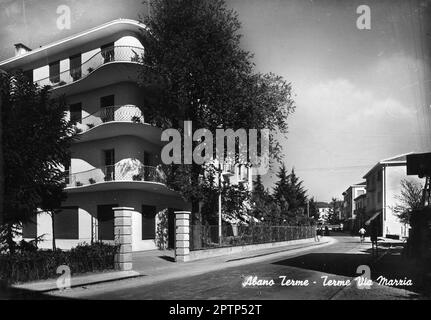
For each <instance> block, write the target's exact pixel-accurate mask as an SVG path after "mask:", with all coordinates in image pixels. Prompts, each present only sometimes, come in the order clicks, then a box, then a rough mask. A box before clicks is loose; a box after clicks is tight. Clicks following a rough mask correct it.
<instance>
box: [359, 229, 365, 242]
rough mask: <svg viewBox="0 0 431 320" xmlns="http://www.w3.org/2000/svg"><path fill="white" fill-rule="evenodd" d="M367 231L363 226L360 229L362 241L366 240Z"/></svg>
mask: <svg viewBox="0 0 431 320" xmlns="http://www.w3.org/2000/svg"><path fill="white" fill-rule="evenodd" d="M366 232H367V231H366V230H365V229H364V227H362V228H361V229H359V235H360V237H361V243H363V242H364V240H365V233H366Z"/></svg>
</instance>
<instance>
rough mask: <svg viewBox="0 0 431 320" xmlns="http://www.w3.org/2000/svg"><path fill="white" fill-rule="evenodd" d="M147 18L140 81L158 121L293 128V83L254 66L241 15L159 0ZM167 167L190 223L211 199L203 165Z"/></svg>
mask: <svg viewBox="0 0 431 320" xmlns="http://www.w3.org/2000/svg"><path fill="white" fill-rule="evenodd" d="M143 22H144V23H145V24H146V26H147V27H148V32H146V33H145V34H144V38H145V41H144V42H145V43H144V45H145V48H146V54H145V56H144V57H143V67H142V72H141V74H140V84H141V85H142V86H143V88H149V87H151V90H148V94H147V97H148V103H147V104H146V109H145V112H146V115H148V118H151V119H152V121H153V123H154V124H157V125H158V126H161V127H162V128H177V129H179V130H181V129H182V127H181V124H182V122H183V121H184V120H190V121H192V123H193V127H194V128H205V129H207V130H210V131H211V132H212V133H213V134H214V133H215V130H216V129H217V128H230V129H234V130H236V129H239V128H244V129H250V128H252V129H270V130H271V132H272V133H275V132H278V133H281V134H286V133H287V129H288V126H287V122H286V119H287V117H288V115H289V114H291V113H292V112H293V111H294V104H293V101H292V99H291V86H290V84H288V83H286V82H285V81H284V80H283V79H282V78H281V77H279V76H277V75H274V74H258V73H255V72H254V71H253V68H254V65H253V63H252V60H251V58H252V54H251V53H250V52H247V51H245V50H244V49H242V47H241V44H240V40H241V35H240V34H239V30H240V22H239V20H238V15H237V14H236V13H235V12H234V11H233V10H229V9H228V8H227V7H226V4H225V2H224V1H223V0H155V1H152V2H151V15H150V16H148V17H146V18H144V19H143ZM272 133H271V134H272ZM270 142H271V143H270V151H271V155H272V157H273V158H274V159H280V157H281V148H280V145H279V143H278V142H277V141H276V139H274V136H272V135H271V137H270ZM168 171H169V174H170V175H171V176H172V178H171V179H170V181H172V184H170V186H171V187H172V188H174V189H176V190H178V191H180V192H181V193H182V195H183V196H184V198H186V199H187V200H188V201H191V202H192V206H193V209H192V210H193V213H194V214H193V215H192V220H193V221H192V222H194V223H198V222H199V221H201V216H200V213H199V212H198V211H199V206H198V204H199V202H202V201H203V200H204V199H205V198H206V197H207V196H208V195H205V192H206V191H208V189H205V186H204V183H203V182H202V179H201V177H202V176H203V175H204V167H203V166H199V165H197V164H193V165H173V166H172V168H171V169H170V170H168Z"/></svg>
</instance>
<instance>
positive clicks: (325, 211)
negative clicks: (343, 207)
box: [316, 202, 331, 223]
mask: <svg viewBox="0 0 431 320" xmlns="http://www.w3.org/2000/svg"><path fill="white" fill-rule="evenodd" d="M316 207H317V211H318V212H319V222H321V223H326V222H327V221H328V218H329V214H330V210H331V205H330V204H329V203H326V202H316Z"/></svg>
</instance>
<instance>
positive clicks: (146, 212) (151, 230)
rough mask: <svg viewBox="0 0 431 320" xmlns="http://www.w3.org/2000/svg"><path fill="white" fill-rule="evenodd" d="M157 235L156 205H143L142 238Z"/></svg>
mask: <svg viewBox="0 0 431 320" xmlns="http://www.w3.org/2000/svg"><path fill="white" fill-rule="evenodd" d="M155 237H156V207H154V206H146V205H143V206H142V240H152V239H155Z"/></svg>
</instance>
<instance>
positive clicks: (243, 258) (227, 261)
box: [12, 237, 336, 292]
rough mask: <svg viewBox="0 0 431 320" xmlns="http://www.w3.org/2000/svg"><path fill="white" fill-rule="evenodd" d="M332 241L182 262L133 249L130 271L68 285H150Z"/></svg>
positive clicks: (51, 283)
mask: <svg viewBox="0 0 431 320" xmlns="http://www.w3.org/2000/svg"><path fill="white" fill-rule="evenodd" d="M335 242H336V240H335V239H333V238H329V237H324V238H323V239H321V241H320V242H314V239H310V242H309V243H303V244H296V245H286V246H282V247H275V248H269V249H261V250H255V251H247V252H241V253H236V254H230V255H224V256H218V257H213V258H207V259H202V260H195V261H190V262H184V263H177V262H175V258H174V251H173V250H171V251H159V250H154V251H145V252H136V253H134V254H133V269H134V270H133V271H113V272H102V273H92V274H85V275H78V276H73V275H72V278H71V287H72V288H76V287H86V286H90V285H91V286H93V285H100V284H104V283H107V282H112V281H117V280H122V281H121V283H126V282H129V281H133V282H139V283H140V284H141V285H145V284H153V283H156V282H160V281H166V280H172V279H178V278H183V277H187V276H193V275H199V274H203V273H206V272H211V271H216V270H222V269H225V268H229V267H234V266H239V265H243V264H249V263H252V262H259V261H263V260H268V259H277V258H278V257H280V256H286V254H288V255H289V256H294V255H298V254H301V253H303V252H305V251H308V250H312V249H315V248H317V247H323V246H327V245H330V244H333V243H335ZM12 288H14V289H19V290H26V291H27V290H28V291H33V292H52V291H57V290H58V288H57V280H56V279H50V280H45V281H38V282H31V283H24V284H19V285H14V286H12Z"/></svg>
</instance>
